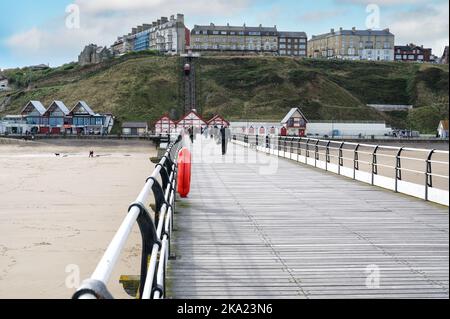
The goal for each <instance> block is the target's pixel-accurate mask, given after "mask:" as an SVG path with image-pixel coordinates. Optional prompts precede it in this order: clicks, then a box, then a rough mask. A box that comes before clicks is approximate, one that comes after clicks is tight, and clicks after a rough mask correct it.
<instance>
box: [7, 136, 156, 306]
mask: <svg viewBox="0 0 450 319" xmlns="http://www.w3.org/2000/svg"><path fill="white" fill-rule="evenodd" d="M6 143H7V144H6ZM91 149H92V150H94V152H95V156H96V157H95V158H89V157H88V155H89V151H90V150H91ZM55 154H59V156H56V155H55ZM154 154H155V147H154V146H153V145H152V144H150V142H144V141H123V142H122V141H77V140H74V141H65V140H57V141H51V142H46V143H44V142H4V143H0V298H70V297H71V296H72V294H73V292H74V291H75V290H74V288H73V287H67V284H66V281H67V282H68V283H69V284H71V283H73V282H74V281H73V278H74V276H75V277H76V272H77V269H79V271H80V279H81V280H83V279H86V278H88V277H89V276H90V274H91V273H92V272H93V270H94V269H95V266H96V265H97V263H98V261H99V260H100V258H101V256H102V255H103V252H104V250H105V249H106V247H107V246H108V244H109V242H110V241H111V239H112V237H113V235H114V233H115V232H116V231H117V229H118V227H119V225H120V224H121V222H122V220H123V218H124V216H125V214H126V212H127V209H128V206H129V204H130V203H131V202H132V201H133V200H135V198H136V196H137V194H138V193H139V191H140V190H141V188H142V186H143V184H144V182H145V178H146V176H148V175H149V174H150V173H151V171H152V169H153V167H154V164H152V163H151V162H150V160H149V158H150V157H151V156H154ZM140 241H141V239H140V234H139V230H138V227H137V225H136V227H135V229H134V231H133V234H132V235H131V237H130V239H129V241H128V243H127V246H126V249H125V251H124V253H123V254H122V256H121V260H120V261H119V264H118V267H116V269H115V272H114V273H113V276H112V277H111V278H112V279H111V282H110V290H111V292H112V293H113V295H114V296H115V297H117V298H127V297H128V296H127V294H126V293H125V292H124V290H123V288H122V286H121V285H120V284H119V277H120V275H138V274H139V265H140V247H141V244H140ZM67 271H69V272H67ZM75 282H76V281H75ZM69 286H70V285H69ZM128 298H129V297H128Z"/></svg>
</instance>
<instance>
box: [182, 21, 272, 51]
mask: <svg viewBox="0 0 450 319" xmlns="http://www.w3.org/2000/svg"><path fill="white" fill-rule="evenodd" d="M191 41H192V43H191V49H192V50H193V51H219V52H220V51H235V52H266V53H272V54H275V53H276V52H277V51H278V32H277V28H276V27H269V28H267V27H263V26H262V25H260V26H259V27H247V26H246V25H245V24H244V26H239V27H237V26H230V25H227V26H216V25H215V24H213V23H211V24H210V25H207V26H206V25H204V26H200V25H196V26H194V29H192V31H191Z"/></svg>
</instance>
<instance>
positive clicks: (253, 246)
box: [168, 140, 449, 299]
mask: <svg viewBox="0 0 450 319" xmlns="http://www.w3.org/2000/svg"><path fill="white" fill-rule="evenodd" d="M205 145H206V146H209V147H211V148H212V149H213V150H214V151H213V154H211V155H210V156H209V157H208V158H207V159H205V156H203V158H202V156H200V155H201V154H200V153H201V150H200V147H199V144H198V143H197V144H195V146H194V150H193V153H194V163H193V177H192V191H191V194H190V196H189V198H188V199H183V200H180V201H179V202H178V206H177V213H176V215H175V230H176V231H175V232H174V243H173V253H174V254H176V260H171V261H170V263H169V272H168V287H169V288H168V297H172V298H193V299H196V298H448V297H449V216H448V209H447V208H446V207H443V206H438V205H434V204H431V203H428V202H425V201H422V200H420V199H415V198H412V197H408V196H404V195H400V194H396V193H394V192H390V191H387V190H383V189H380V188H377V187H373V186H370V185H367V184H362V183H359V182H355V181H353V180H350V179H347V178H345V177H342V176H337V175H334V174H332V173H327V172H324V171H322V170H318V169H314V168H312V167H309V166H304V165H302V164H299V163H294V162H292V161H289V160H286V159H279V158H275V157H269V156H268V155H265V154H262V153H258V154H257V153H256V152H255V151H253V150H248V149H245V148H243V147H241V146H236V145H234V144H230V149H229V152H228V154H227V155H226V156H225V157H224V158H222V156H221V155H220V154H219V146H218V145H215V144H214V143H213V142H211V141H210V140H209V141H207V142H204V143H203V146H205ZM204 149H205V147H203V150H204ZM255 158H258V159H260V161H267V160H268V159H269V158H270V159H271V161H272V162H271V163H270V164H272V165H269V164H267V163H266V164H258V163H255V160H254V159H255ZM248 159H251V160H248ZM249 162H250V163H249ZM256 162H258V161H256ZM274 164H276V167H277V170H276V172H274V173H273V174H264V173H262V172H264V171H267V167H269V166H270V167H272V166H273V165H274ZM266 173H267V172H266ZM377 273H378V274H379V276H377ZM378 278H379V282H377V279H378ZM371 279H374V280H371ZM377 284H379V285H377Z"/></svg>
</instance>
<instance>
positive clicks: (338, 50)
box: [308, 28, 395, 61]
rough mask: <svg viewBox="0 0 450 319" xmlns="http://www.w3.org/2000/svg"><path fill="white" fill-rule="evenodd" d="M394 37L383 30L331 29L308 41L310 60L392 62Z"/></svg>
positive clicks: (386, 30) (387, 30)
mask: <svg viewBox="0 0 450 319" xmlns="http://www.w3.org/2000/svg"><path fill="white" fill-rule="evenodd" d="M394 42H395V36H394V35H393V34H392V33H391V32H390V31H389V29H384V30H356V28H352V29H351V30H344V29H342V28H340V29H339V30H338V31H335V30H334V29H331V31H330V32H329V33H325V34H321V35H313V36H312V38H311V39H310V40H309V41H308V56H309V57H310V58H335V59H344V60H370V61H394Z"/></svg>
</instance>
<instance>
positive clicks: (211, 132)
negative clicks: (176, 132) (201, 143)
mask: <svg viewBox="0 0 450 319" xmlns="http://www.w3.org/2000/svg"><path fill="white" fill-rule="evenodd" d="M187 133H188V134H189V138H190V140H191V142H192V143H194V141H195V137H196V136H197V135H198V134H199V133H200V134H201V135H202V136H204V137H205V138H211V139H214V140H215V141H216V142H217V144H221V145H222V155H225V154H226V153H227V148H228V142H230V141H231V130H230V129H229V128H228V127H227V126H221V127H220V128H219V127H218V126H217V125H215V126H210V127H206V128H203V127H192V126H191V127H189V128H188V129H187Z"/></svg>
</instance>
